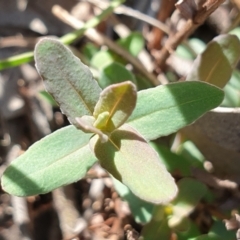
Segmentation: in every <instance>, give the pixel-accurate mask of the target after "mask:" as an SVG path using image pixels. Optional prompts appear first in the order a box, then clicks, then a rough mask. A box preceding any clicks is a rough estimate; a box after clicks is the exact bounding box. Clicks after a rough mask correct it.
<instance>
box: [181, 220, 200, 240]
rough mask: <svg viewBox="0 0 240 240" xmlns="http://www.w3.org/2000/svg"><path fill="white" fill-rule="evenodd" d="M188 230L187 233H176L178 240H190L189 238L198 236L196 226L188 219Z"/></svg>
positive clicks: (198, 232)
mask: <svg viewBox="0 0 240 240" xmlns="http://www.w3.org/2000/svg"><path fill="white" fill-rule="evenodd" d="M189 224H190V225H189V229H188V231H185V232H178V233H177V236H178V238H177V239H178V240H186V239H190V238H193V237H196V236H198V235H200V234H201V233H200V231H199V229H198V226H197V225H196V223H194V222H192V221H191V220H190V219H189Z"/></svg>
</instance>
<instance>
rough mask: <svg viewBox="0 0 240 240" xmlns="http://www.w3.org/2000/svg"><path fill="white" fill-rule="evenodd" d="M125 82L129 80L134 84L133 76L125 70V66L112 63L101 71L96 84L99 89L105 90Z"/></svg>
mask: <svg viewBox="0 0 240 240" xmlns="http://www.w3.org/2000/svg"><path fill="white" fill-rule="evenodd" d="M127 80H130V81H132V82H133V83H134V84H136V79H135V77H134V75H133V74H132V73H131V72H130V71H129V70H127V69H126V68H125V66H123V65H122V64H120V63H117V62H113V63H111V64H109V65H107V66H106V67H104V68H103V69H102V71H101V73H100V77H99V79H98V83H99V85H100V87H101V88H106V87H107V86H109V85H111V84H114V83H120V82H124V81H127Z"/></svg>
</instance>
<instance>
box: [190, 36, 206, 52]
mask: <svg viewBox="0 0 240 240" xmlns="http://www.w3.org/2000/svg"><path fill="white" fill-rule="evenodd" d="M188 43H189V45H190V46H191V48H192V49H193V50H194V52H195V53H197V54H201V53H202V52H203V51H204V50H205V48H206V44H205V43H204V42H203V41H202V40H200V39H199V38H191V39H189V40H188Z"/></svg>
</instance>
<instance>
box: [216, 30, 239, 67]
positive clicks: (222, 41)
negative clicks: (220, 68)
mask: <svg viewBox="0 0 240 240" xmlns="http://www.w3.org/2000/svg"><path fill="white" fill-rule="evenodd" d="M213 41H214V42H217V44H219V45H220V47H221V49H222V51H223V54H224V56H225V57H226V58H227V59H228V62H229V64H230V66H231V67H232V68H233V69H234V68H235V66H236V65H237V63H238V60H239V58H240V41H239V39H238V37H237V36H235V35H230V34H223V35H219V36H217V37H215V38H214V39H213Z"/></svg>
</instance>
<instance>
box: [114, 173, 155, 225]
mask: <svg viewBox="0 0 240 240" xmlns="http://www.w3.org/2000/svg"><path fill="white" fill-rule="evenodd" d="M113 184H114V187H115V189H116V191H117V192H118V194H119V195H120V196H121V197H122V198H123V199H124V200H126V201H127V202H128V205H129V207H130V209H131V212H132V215H133V217H134V219H135V221H136V222H137V223H142V224H146V223H147V222H149V221H150V220H151V218H152V211H153V207H154V205H153V204H151V203H148V202H145V201H143V200H142V199H140V198H138V197H136V196H135V195H134V194H133V193H132V192H131V191H130V189H129V188H128V187H127V186H125V185H124V184H122V183H121V182H119V181H118V180H116V179H115V178H113Z"/></svg>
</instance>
